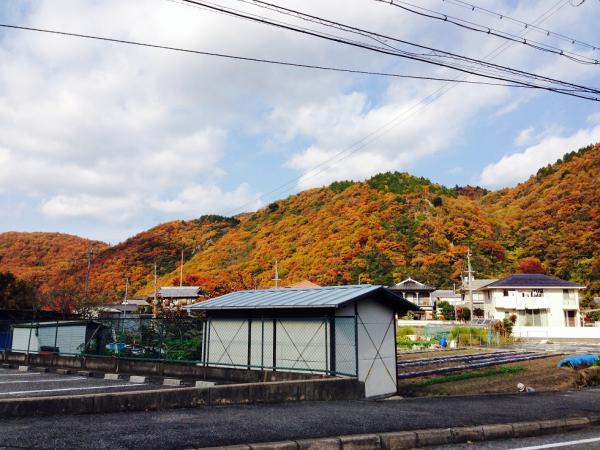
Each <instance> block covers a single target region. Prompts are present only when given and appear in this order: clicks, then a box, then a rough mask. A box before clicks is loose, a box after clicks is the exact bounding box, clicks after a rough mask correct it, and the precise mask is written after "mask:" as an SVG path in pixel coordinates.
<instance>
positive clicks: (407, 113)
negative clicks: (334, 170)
mask: <svg viewBox="0 0 600 450" xmlns="http://www.w3.org/2000/svg"><path fill="white" fill-rule="evenodd" d="M567 3H568V0H558V1H557V2H556V3H554V4H553V5H552V6H551V7H550V8H549V9H547V10H546V11H545V12H544V13H543V14H541V15H540V16H539V17H538V18H537V19H536V20H535V21H534V23H535V24H539V23H543V22H544V21H546V20H548V19H549V18H550V17H552V16H553V15H554V14H556V13H557V12H558V11H560V10H561V9H562V8H563V7H564V6H565V5H566V4H567ZM530 31H531V28H530V29H524V30H522V34H527V33H529V32H530ZM511 45H513V43H511V42H504V43H502V44H500V45H499V46H498V47H496V48H495V49H494V50H492V51H491V52H489V53H488V54H487V55H486V56H484V59H494V58H496V57H497V56H499V55H500V54H502V53H503V52H505V51H506V50H507V49H508V48H509V47H510V46H511ZM464 78H467V75H460V76H459V77H457V78H456V79H455V80H454V81H452V82H448V83H446V84H445V85H444V86H441V87H439V88H437V89H435V90H434V91H432V92H430V93H429V94H428V95H426V96H424V97H422V98H420V99H419V100H418V101H416V102H415V103H413V104H412V105H411V106H410V107H408V108H407V109H404V110H403V111H401V112H400V113H398V114H397V115H395V116H394V117H393V118H392V119H391V120H389V121H388V122H386V123H385V124H384V125H382V126H381V127H379V128H377V129H376V130H374V131H372V132H370V133H369V134H367V135H366V136H365V137H363V138H361V139H359V140H358V141H356V142H354V143H353V144H351V145H350V146H348V147H347V148H345V149H344V150H341V151H339V152H337V153H335V154H334V155H333V156H332V157H331V158H328V159H327V160H326V161H324V162H322V163H319V164H317V165H315V166H314V167H312V168H311V169H310V170H308V171H307V172H305V173H304V174H302V175H299V176H297V177H294V178H292V179H290V180H289V181H287V182H286V183H284V184H282V185H280V186H278V187H276V188H274V189H272V190H270V191H268V192H266V193H263V194H261V195H259V196H258V197H257V198H255V199H254V200H252V201H251V202H247V203H244V204H242V205H239V206H237V207H236V208H234V209H232V210H230V211H228V212H226V213H225V214H226V215H232V214H234V213H236V212H240V211H242V210H243V209H244V208H247V207H250V206H252V205H254V204H255V202H256V200H260V199H263V200H265V199H266V197H267V196H270V195H271V194H277V195H282V194H284V193H288V192H291V191H292V189H289V188H288V189H285V188H287V186H290V185H292V184H294V183H295V182H296V181H299V180H301V179H303V180H308V179H312V178H314V177H315V176H317V175H320V174H321V173H323V172H324V171H325V170H328V169H330V167H331V166H330V164H331V163H333V165H334V166H335V164H336V163H338V162H340V161H342V160H344V159H346V158H347V157H349V156H351V155H352V154H354V153H356V152H357V151H359V150H362V149H363V148H364V147H365V146H366V145H367V144H369V143H371V142H373V141H375V140H377V139H379V138H380V137H381V136H383V135H385V134H387V133H389V132H390V131H391V130H392V129H393V128H395V127H396V126H398V125H399V124H400V123H403V122H405V121H406V120H408V119H409V118H411V117H412V116H413V115H414V114H416V112H418V111H420V110H422V109H423V108H426V107H427V106H429V105H431V104H432V103H433V102H435V101H436V100H437V99H439V98H441V97H442V96H444V95H445V94H447V93H448V92H449V91H450V90H451V89H453V88H454V87H456V86H457V84H456V82H457V81H458V80H460V79H464ZM401 119H402V120H401ZM361 144H364V145H361Z"/></svg>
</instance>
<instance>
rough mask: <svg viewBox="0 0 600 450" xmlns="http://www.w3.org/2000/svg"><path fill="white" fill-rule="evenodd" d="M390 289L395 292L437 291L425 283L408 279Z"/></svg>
mask: <svg viewBox="0 0 600 450" xmlns="http://www.w3.org/2000/svg"><path fill="white" fill-rule="evenodd" d="M390 289H391V290H393V291H406V292H410V291H418V292H433V291H435V288H434V287H431V286H429V285H427V284H425V283H419V282H418V281H415V280H413V279H412V278H407V279H406V280H404V281H401V282H400V283H397V284H395V285H393V286H390Z"/></svg>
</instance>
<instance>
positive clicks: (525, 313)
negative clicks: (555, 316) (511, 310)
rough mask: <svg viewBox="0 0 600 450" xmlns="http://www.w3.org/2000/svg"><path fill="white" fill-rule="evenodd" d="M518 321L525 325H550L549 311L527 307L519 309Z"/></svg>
mask: <svg viewBox="0 0 600 450" xmlns="http://www.w3.org/2000/svg"><path fill="white" fill-rule="evenodd" d="M517 323H518V324H519V325H520V326H525V327H545V326H548V311H547V310H545V309H525V310H519V311H518V315H517Z"/></svg>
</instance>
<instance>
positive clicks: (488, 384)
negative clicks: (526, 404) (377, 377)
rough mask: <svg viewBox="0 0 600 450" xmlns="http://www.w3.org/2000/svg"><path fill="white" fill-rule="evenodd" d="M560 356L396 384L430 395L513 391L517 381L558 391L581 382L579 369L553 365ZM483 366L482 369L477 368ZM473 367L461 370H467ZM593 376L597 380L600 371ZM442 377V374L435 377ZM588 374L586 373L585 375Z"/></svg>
mask: <svg viewBox="0 0 600 450" xmlns="http://www.w3.org/2000/svg"><path fill="white" fill-rule="evenodd" d="M562 358H563V357H562V356H553V357H549V358H544V359H537V360H533V361H521V362H515V363H511V364H503V365H502V367H516V366H521V367H524V368H525V370H523V371H520V372H516V373H502V374H498V375H492V376H487V377H483V378H471V379H465V380H458V381H451V382H446V383H438V384H431V385H425V384H424V383H426V382H427V381H428V380H430V379H431V378H432V377H422V378H414V379H410V380H401V381H400V382H399V384H398V388H399V392H400V395H404V396H417V397H422V396H434V395H468V394H492V393H511V392H517V384H518V383H523V384H524V385H526V386H531V387H533V388H534V389H535V390H536V391H559V390H568V389H575V388H577V387H581V386H583V384H582V383H583V381H581V382H580V384H578V382H577V380H578V378H582V375H581V373H582V371H581V370H574V369H571V368H560V369H559V368H557V367H556V365H557V364H558V361H560V360H561V359H562ZM479 370H483V369H479ZM470 372H476V371H465V372H463V373H470ZM596 376H597V377H598V380H599V382H600V372H598V371H597V373H596ZM438 378H443V376H441V377H438ZM588 378H589V377H588Z"/></svg>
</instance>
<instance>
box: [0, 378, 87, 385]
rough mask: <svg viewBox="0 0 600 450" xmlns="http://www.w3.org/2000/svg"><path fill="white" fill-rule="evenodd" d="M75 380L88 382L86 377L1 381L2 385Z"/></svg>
mask: <svg viewBox="0 0 600 450" xmlns="http://www.w3.org/2000/svg"><path fill="white" fill-rule="evenodd" d="M74 380H87V378H85V377H73V378H42V379H40V380H17V381H0V384H17V383H46V382H48V383H50V382H56V381H58V382H61V383H64V382H65V381H74Z"/></svg>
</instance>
